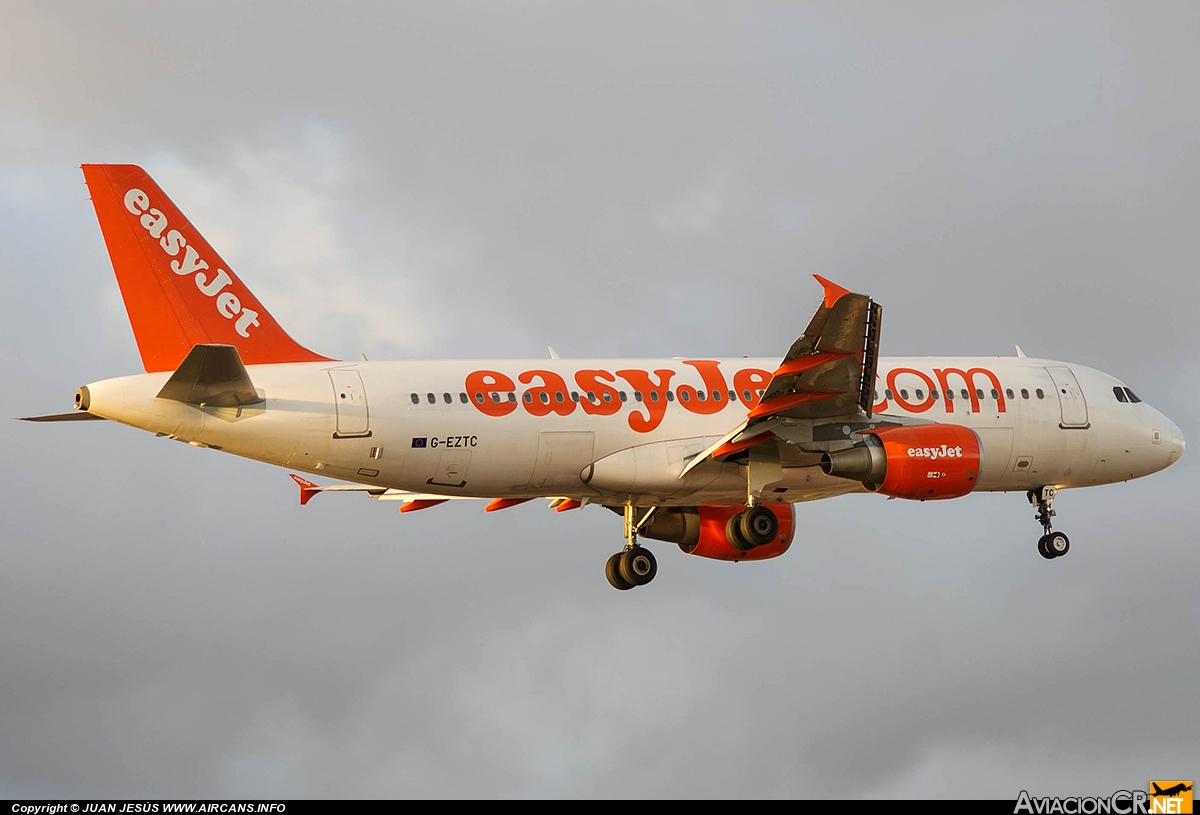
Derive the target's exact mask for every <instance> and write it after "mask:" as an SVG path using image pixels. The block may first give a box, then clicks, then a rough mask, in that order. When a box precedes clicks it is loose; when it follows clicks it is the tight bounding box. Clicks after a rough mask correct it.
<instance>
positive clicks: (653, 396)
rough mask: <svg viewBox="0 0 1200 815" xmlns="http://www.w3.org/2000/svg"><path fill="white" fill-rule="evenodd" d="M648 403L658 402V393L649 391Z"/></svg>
mask: <svg viewBox="0 0 1200 815" xmlns="http://www.w3.org/2000/svg"><path fill="white" fill-rule="evenodd" d="M650 401H651V402H657V401H658V391H650Z"/></svg>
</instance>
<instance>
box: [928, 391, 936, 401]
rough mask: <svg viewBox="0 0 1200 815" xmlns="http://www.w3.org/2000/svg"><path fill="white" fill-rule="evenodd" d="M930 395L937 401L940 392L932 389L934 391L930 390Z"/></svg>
mask: <svg viewBox="0 0 1200 815" xmlns="http://www.w3.org/2000/svg"><path fill="white" fill-rule="evenodd" d="M929 395H930V396H932V397H933V400H934V401H935V402H936V401H937V400H938V392H937V391H936V390H932V391H930V392H929Z"/></svg>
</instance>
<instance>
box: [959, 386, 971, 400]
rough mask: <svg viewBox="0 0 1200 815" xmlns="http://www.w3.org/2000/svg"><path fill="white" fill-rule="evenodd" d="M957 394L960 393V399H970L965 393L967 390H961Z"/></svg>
mask: <svg viewBox="0 0 1200 815" xmlns="http://www.w3.org/2000/svg"><path fill="white" fill-rule="evenodd" d="M959 393H961V394H962V398H963V399H970V398H971V394H969V393H967V389H966V388H963V389H962V390H961V391H959Z"/></svg>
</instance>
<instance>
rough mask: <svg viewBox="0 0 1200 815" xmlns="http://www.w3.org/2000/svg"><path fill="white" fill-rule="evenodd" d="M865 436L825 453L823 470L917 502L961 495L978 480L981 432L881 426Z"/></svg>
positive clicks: (941, 426)
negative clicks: (866, 437)
mask: <svg viewBox="0 0 1200 815" xmlns="http://www.w3.org/2000/svg"><path fill="white" fill-rule="evenodd" d="M863 435H866V436H868V437H869V438H868V439H867V441H866V442H865V443H864V444H860V445H856V446H855V447H851V448H850V449H848V450H838V451H837V452H834V453H826V454H825V455H823V456H822V457H821V470H822V471H823V472H825V474H827V475H833V476H837V477H839V478H851V479H854V480H855V481H861V482H862V484H863V486H864V487H866V488H867V489H869V490H870V491H871V492H881V493H883V494H884V495H890V496H892V497H894V498H910V499H913V500H919V501H926V500H935V499H938V498H959V497H961V496H963V495H966V494H967V493H968V492H970V491H971V490H973V489H975V485H976V484H977V483H978V482H979V463H980V460H981V457H982V456H981V451H980V445H979V437H978V436H977V435H975V431H973V430H971V429H970V428H969V427H962V426H961V425H952V424H926V425H917V426H914V427H882V428H879V429H877V430H864V431H863Z"/></svg>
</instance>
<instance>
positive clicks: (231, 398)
mask: <svg viewBox="0 0 1200 815" xmlns="http://www.w3.org/2000/svg"><path fill="white" fill-rule="evenodd" d="M158 398H159V399H172V400H174V401H176V402H185V403H187V404H189V405H201V406H204V405H211V406H213V407H238V406H240V405H253V404H255V403H257V402H261V401H263V399H262V397H261V396H259V395H258V392H257V391H255V390H254V384H253V383H251V381H250V374H248V373H246V366H245V365H243V364H242V358H241V356H240V355H239V354H238V350H237V349H236V348H234V347H233V346H232V345H197V346H195V347H194V348H192V350H191V351H189V352H188V355H187V356H186V357H184V358H183V362H181V363H179V367H178V368H176V369H175V373H173V374H171V378H170V379H168V380H167V384H165V385H163V388H162V390H161V391H159V392H158Z"/></svg>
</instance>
